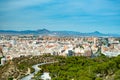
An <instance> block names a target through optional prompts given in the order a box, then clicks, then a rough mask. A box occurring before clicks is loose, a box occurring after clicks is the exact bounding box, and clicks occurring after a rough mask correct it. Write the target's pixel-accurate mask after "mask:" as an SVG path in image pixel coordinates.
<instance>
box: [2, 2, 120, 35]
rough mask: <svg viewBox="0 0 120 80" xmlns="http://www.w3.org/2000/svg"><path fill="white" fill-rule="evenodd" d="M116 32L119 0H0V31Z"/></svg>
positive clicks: (119, 22) (118, 19)
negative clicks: (43, 29)
mask: <svg viewBox="0 0 120 80" xmlns="http://www.w3.org/2000/svg"><path fill="white" fill-rule="evenodd" d="M42 28H46V29H48V30H59V31H60V30H67V31H79V32H93V31H100V32H102V33H119V34H120V0H0V30H37V29H42Z"/></svg>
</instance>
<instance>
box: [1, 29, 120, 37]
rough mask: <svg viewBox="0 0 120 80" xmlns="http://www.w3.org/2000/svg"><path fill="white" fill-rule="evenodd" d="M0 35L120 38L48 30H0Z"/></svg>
mask: <svg viewBox="0 0 120 80" xmlns="http://www.w3.org/2000/svg"><path fill="white" fill-rule="evenodd" d="M0 34H9V35H26V34H33V35H55V36H98V37H102V36H108V37H110V36H111V37H120V34H103V33H100V32H98V31H95V32H91V33H81V32H76V31H50V30H47V29H39V30H25V31H14V30H0Z"/></svg>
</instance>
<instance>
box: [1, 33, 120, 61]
mask: <svg viewBox="0 0 120 80" xmlns="http://www.w3.org/2000/svg"><path fill="white" fill-rule="evenodd" d="M0 53H1V54H0V56H4V57H5V58H6V60H11V59H12V58H15V57H20V56H28V55H33V56H34V55H44V54H50V55H58V56H87V57H95V56H99V55H100V54H104V55H106V56H109V57H112V56H117V55H119V54H120V39H119V38H113V37H110V38H107V37H58V36H34V35H19V36H17V35H16V36H15V35H14V36H11V35H1V36H0Z"/></svg>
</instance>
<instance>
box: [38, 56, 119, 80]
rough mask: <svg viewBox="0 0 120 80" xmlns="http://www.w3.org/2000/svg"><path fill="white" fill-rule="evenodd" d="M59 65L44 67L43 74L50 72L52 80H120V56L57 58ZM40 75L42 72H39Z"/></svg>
mask: <svg viewBox="0 0 120 80" xmlns="http://www.w3.org/2000/svg"><path fill="white" fill-rule="evenodd" d="M57 59H58V60H59V62H58V63H54V64H47V65H42V66H40V68H42V71H41V72H50V75H51V77H52V80H72V79H73V80H103V79H104V80H119V79H120V70H119V69H120V56H118V57H113V58H108V57H105V56H104V57H103V56H100V57H96V58H87V57H78V56H73V57H57ZM39 73H40V72H39Z"/></svg>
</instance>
